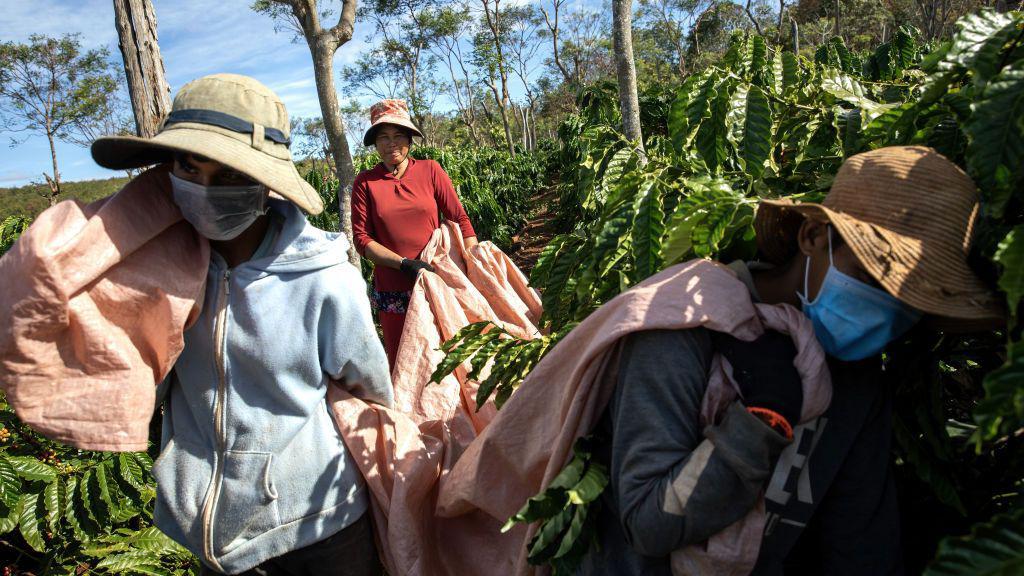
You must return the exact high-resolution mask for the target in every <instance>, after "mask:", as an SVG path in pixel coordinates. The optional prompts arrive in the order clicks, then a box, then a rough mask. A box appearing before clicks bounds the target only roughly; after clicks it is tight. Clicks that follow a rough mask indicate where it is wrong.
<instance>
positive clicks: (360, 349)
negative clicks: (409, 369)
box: [319, 262, 394, 407]
mask: <svg viewBox="0 0 1024 576" xmlns="http://www.w3.org/2000/svg"><path fill="white" fill-rule="evenodd" d="M338 268H339V271H340V272H341V273H342V274H341V275H340V278H338V279H337V280H338V281H337V283H336V285H335V286H332V287H331V290H330V292H329V293H328V297H327V300H326V301H325V303H324V309H323V313H322V314H321V318H320V326H319V332H320V351H319V353H320V364H321V366H322V368H323V371H324V372H325V373H326V374H327V375H328V376H330V377H331V378H332V379H333V380H336V381H338V382H339V383H341V385H342V386H344V387H345V388H346V389H347V390H348V391H349V392H351V393H352V395H353V396H356V397H358V398H362V399H363V400H366V401H369V402H375V403H377V404H381V405H384V406H388V407H390V406H392V405H393V404H394V389H393V387H392V385H391V372H390V370H389V368H388V359H387V356H386V355H385V354H384V346H383V345H382V344H381V342H380V338H378V337H377V330H376V328H374V326H373V316H372V315H371V313H370V301H369V299H368V298H367V297H366V283H365V282H364V281H363V279H362V277H361V276H360V275H359V271H358V270H356V268H355V266H352V265H351V264H348V263H347V262H346V263H344V264H342V265H341V266H338Z"/></svg>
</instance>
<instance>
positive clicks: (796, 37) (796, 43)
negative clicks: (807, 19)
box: [789, 18, 800, 54]
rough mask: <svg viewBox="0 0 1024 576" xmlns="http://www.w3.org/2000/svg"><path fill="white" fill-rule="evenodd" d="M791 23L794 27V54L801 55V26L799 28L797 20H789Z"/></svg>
mask: <svg viewBox="0 0 1024 576" xmlns="http://www.w3.org/2000/svg"><path fill="white" fill-rule="evenodd" d="M789 23H790V24H791V25H792V27H793V28H792V30H793V31H792V34H793V54H800V26H798V25H797V23H796V20H794V19H792V18H790V19H789Z"/></svg>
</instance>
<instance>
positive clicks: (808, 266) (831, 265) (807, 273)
mask: <svg viewBox="0 0 1024 576" xmlns="http://www.w3.org/2000/svg"><path fill="white" fill-rule="evenodd" d="M826 229H827V230H828V267H829V268H830V269H831V268H834V267H835V263H834V262H833V261H832V225H831V224H829V225H828V226H827V227H826ZM810 274H811V257H810V255H808V256H807V262H806V263H805V264H804V293H803V294H800V293H799V292H797V296H800V299H801V300H803V302H804V304H810V300H808V299H807V295H808V294H809V292H808V290H807V284H808V280H809V278H810ZM819 296H820V294H819ZM815 300H817V297H815Z"/></svg>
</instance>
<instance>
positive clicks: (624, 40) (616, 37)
mask: <svg viewBox="0 0 1024 576" xmlns="http://www.w3.org/2000/svg"><path fill="white" fill-rule="evenodd" d="M612 42H613V45H614V48H615V75H616V76H617V77H618V80H619V106H620V107H621V108H622V131H623V133H624V134H625V135H626V138H629V139H630V140H632V141H634V142H636V143H637V147H638V149H639V151H640V156H641V161H646V158H645V157H644V156H645V155H644V140H643V134H641V131H640V100H639V98H638V97H637V93H636V65H635V64H634V63H633V2H632V0H612Z"/></svg>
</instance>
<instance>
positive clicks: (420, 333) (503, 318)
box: [391, 222, 541, 445]
mask: <svg viewBox="0 0 1024 576" xmlns="http://www.w3.org/2000/svg"><path fill="white" fill-rule="evenodd" d="M420 259H421V260H423V261H425V262H429V263H430V264H431V265H432V266H434V269H435V270H436V274H429V273H426V274H420V276H419V278H418V279H417V282H416V285H415V287H414V288H413V290H412V295H411V297H410V300H409V307H408V312H407V313H406V316H405V329H404V330H403V332H402V339H401V341H400V342H399V345H398V353H397V354H396V357H395V367H394V369H393V370H392V372H391V380H392V383H393V385H394V388H395V408H396V409H397V410H398V411H400V412H404V413H406V414H409V415H411V416H412V417H413V418H414V419H415V420H416V421H417V422H428V421H431V420H440V421H443V422H446V423H448V424H449V425H450V426H452V428H453V430H454V432H455V438H457V439H458V440H459V441H460V442H462V444H463V445H466V444H468V443H469V442H470V441H472V439H473V438H475V437H476V434H477V433H479V432H480V431H481V430H483V428H484V427H485V426H486V425H487V424H488V423H489V422H490V421H491V419H492V418H493V417H494V414H495V413H496V410H495V408H494V404H493V403H488V404H486V405H485V406H484V407H483V408H481V409H480V410H479V411H477V410H476V391H477V388H478V387H479V384H478V383H477V382H475V381H471V380H468V379H467V378H466V374H467V372H468V363H467V365H465V366H461V367H459V368H457V369H456V370H455V372H453V373H452V374H450V375H448V376H446V377H445V378H444V379H443V380H442V381H441V383H440V384H430V376H431V374H432V373H433V371H434V369H435V368H436V367H437V365H438V364H439V363H440V362H441V359H442V358H444V353H443V352H441V351H440V347H441V343H443V342H444V341H446V340H448V339H449V338H451V337H452V336H454V335H455V333H456V332H458V331H459V330H460V329H462V328H463V327H465V326H466V325H468V324H470V323H472V322H479V321H482V320H490V321H492V322H495V323H496V324H498V325H500V326H501V327H502V328H504V329H505V330H507V331H509V332H510V333H512V334H514V335H515V336H517V337H519V338H527V339H528V338H533V337H534V336H536V335H538V334H539V333H538V331H537V326H536V323H537V321H538V320H539V318H540V314H541V304H540V295H539V294H537V291H536V290H534V289H533V288H530V286H529V283H528V281H527V279H526V276H524V275H523V273H522V272H521V271H520V270H519V269H518V268H517V267H516V266H515V264H513V263H512V261H511V260H509V258H508V256H506V255H505V254H504V253H503V252H501V250H499V249H498V248H497V247H496V246H495V245H494V244H493V243H491V242H481V243H479V244H477V245H476V246H474V247H473V248H472V249H468V250H467V249H466V247H465V244H464V243H463V239H462V235H461V233H460V231H459V228H458V226H456V225H455V224H454V223H451V222H447V223H445V224H444V225H443V226H442V227H441V228H438V229H437V230H435V231H434V234H433V236H431V238H430V241H429V242H428V243H427V245H426V247H424V248H423V251H422V252H421V254H420Z"/></svg>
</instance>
